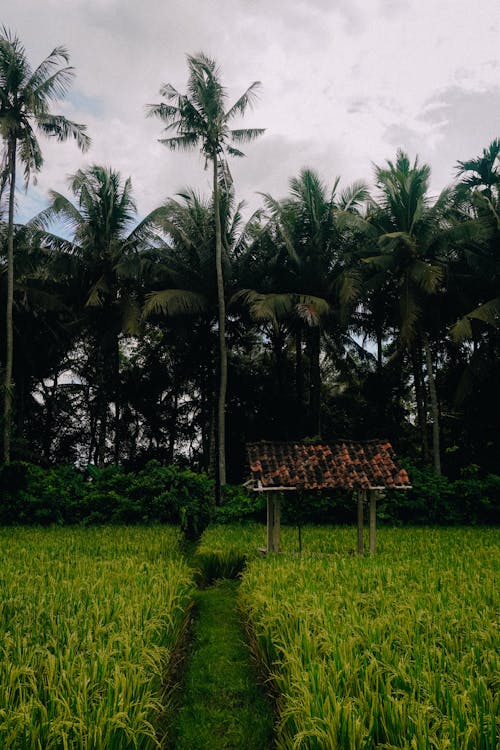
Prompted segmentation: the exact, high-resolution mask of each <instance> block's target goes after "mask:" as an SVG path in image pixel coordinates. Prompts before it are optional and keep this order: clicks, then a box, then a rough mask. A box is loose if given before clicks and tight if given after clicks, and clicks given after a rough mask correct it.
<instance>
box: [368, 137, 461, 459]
mask: <svg viewBox="0 0 500 750" xmlns="http://www.w3.org/2000/svg"><path fill="white" fill-rule="evenodd" d="M375 176H376V186H377V189H378V191H379V197H378V200H377V201H374V202H373V206H372V210H371V216H370V220H371V222H372V224H373V225H374V226H375V227H376V230H377V233H378V248H379V254H378V255H375V256H372V257H369V258H366V259H365V260H366V262H367V263H369V264H371V265H372V266H373V267H374V268H375V269H377V270H378V271H382V272H383V273H384V274H385V275H386V276H387V277H388V278H391V279H392V280H393V282H394V284H393V286H394V287H395V291H396V293H397V302H398V311H397V313H396V316H397V317H396V322H397V327H398V329H399V338H400V342H401V344H402V345H403V346H405V347H407V349H408V350H409V352H410V354H411V356H412V362H413V371H414V381H415V391H416V401H417V409H418V417H419V424H420V427H421V430H422V431H424V430H425V423H426V417H425V407H424V403H425V399H424V395H423V389H424V384H423V381H422V378H421V373H422V366H421V363H420V361H419V350H420V347H422V349H423V352H424V356H425V361H426V370H427V379H428V384H429V394H430V400H431V410H432V423H433V452H434V468H435V470H436V472H437V473H441V460H440V448H439V409H438V401H437V393H436V387H435V379H434V373H433V366H432V353H431V348H430V343H429V338H428V334H427V331H426V326H425V308H426V305H427V306H428V304H429V300H430V299H431V296H432V295H435V294H437V293H438V292H439V291H440V290H441V289H442V284H443V280H444V274H445V268H444V264H443V261H442V257H443V248H444V246H445V244H446V242H448V241H449V239H450V237H451V235H452V232H453V227H452V226H451V225H450V223H449V221H448V212H449V206H450V197H451V193H450V191H449V190H444V191H443V192H442V193H441V194H440V195H439V196H438V198H437V200H436V201H435V202H434V203H433V204H432V205H431V202H430V199H429V196H428V186H429V176H430V167H429V166H428V165H426V164H423V165H420V164H419V162H418V159H415V161H414V163H413V164H411V163H410V160H409V158H408V156H407V155H406V154H405V153H404V152H402V151H398V153H397V157H396V161H395V162H394V163H393V162H391V161H388V162H387V165H386V166H385V167H378V166H377V167H376V168H375ZM423 443H424V444H425V440H423Z"/></svg>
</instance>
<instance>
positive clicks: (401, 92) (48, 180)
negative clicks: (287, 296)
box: [0, 0, 500, 220]
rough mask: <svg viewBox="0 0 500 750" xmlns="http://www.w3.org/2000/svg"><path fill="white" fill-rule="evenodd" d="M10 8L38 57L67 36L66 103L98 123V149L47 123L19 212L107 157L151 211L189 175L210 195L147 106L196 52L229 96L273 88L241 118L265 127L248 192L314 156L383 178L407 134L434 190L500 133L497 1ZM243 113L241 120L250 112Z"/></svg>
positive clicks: (203, 177) (324, 167) (99, 1)
mask: <svg viewBox="0 0 500 750" xmlns="http://www.w3.org/2000/svg"><path fill="white" fill-rule="evenodd" d="M2 6H3V7H2V13H1V19H0V20H1V22H2V23H3V24H4V25H5V26H7V27H8V28H10V29H11V30H12V31H13V32H15V33H17V35H18V36H19V37H20V38H21V40H22V41H23V43H24V45H25V47H26V50H27V53H28V56H29V59H30V60H31V62H32V64H34V65H35V64H38V63H39V62H40V61H41V60H42V59H43V58H44V57H45V56H46V55H47V54H48V53H49V52H50V51H51V50H52V48H53V47H55V46H56V45H60V44H63V45H65V46H66V47H67V48H68V50H69V52H70V55H71V63H72V65H73V66H74V67H75V70H76V78H75V81H74V83H73V86H72V88H71V93H70V95H69V96H68V97H67V99H66V100H65V101H64V102H62V103H61V104H60V105H59V107H58V108H57V110H56V109H55V108H54V111H59V112H63V113H64V114H65V115H66V116H68V117H70V118H71V119H73V120H75V121H77V122H82V123H86V125H87V127H88V132H89V135H90V136H91V138H92V148H91V150H90V151H89V152H88V153H87V154H86V155H84V156H82V155H81V154H80V153H79V152H78V150H77V149H76V147H75V146H74V145H73V144H63V145H61V144H57V143H54V142H50V141H48V140H46V139H44V138H43V136H42V137H41V140H43V143H42V146H43V152H44V157H45V164H44V167H43V171H42V173H41V174H40V175H39V179H38V184H37V186H36V187H32V188H30V190H29V192H28V194H27V195H24V193H23V191H21V190H20V192H19V198H18V219H19V220H25V219H27V218H29V217H30V216H32V215H33V214H35V213H36V212H37V211H38V210H40V209H41V208H43V207H44V206H45V205H46V204H47V200H48V199H47V191H48V190H49V189H50V188H53V189H56V190H59V191H62V192H65V191H66V180H67V176H68V175H69V174H71V173H72V172H74V171H76V169H78V168H80V167H83V166H85V165H89V164H105V165H109V166H112V167H113V168H114V169H118V170H119V171H120V172H121V174H122V175H123V176H124V177H128V176H131V177H132V182H133V187H134V195H135V197H136V202H137V204H138V210H139V213H140V214H141V215H143V214H145V213H147V212H148V211H149V210H151V209H152V208H154V207H155V206H157V205H159V204H160V203H161V202H162V201H163V200H164V199H165V198H167V197H170V196H173V195H174V194H175V193H176V192H178V191H179V190H181V189H182V188H183V187H185V186H193V187H196V188H197V189H198V190H200V191H202V192H205V193H207V194H208V193H209V189H210V174H209V173H207V172H204V170H203V162H202V160H201V157H199V156H198V155H197V154H185V153H172V152H169V151H168V150H167V149H166V148H165V147H164V146H162V145H161V144H159V143H158V142H157V139H158V138H159V137H161V128H162V125H161V123H160V121H158V120H147V119H146V118H145V105H146V104H147V103H152V102H153V103H154V102H158V101H159V100H160V96H159V94H158V90H159V88H160V86H161V84H162V83H166V82H169V83H172V84H173V85H174V86H175V87H176V88H177V89H178V90H180V91H184V90H185V85H186V81H187V67H186V54H195V53H197V52H199V51H203V52H204V53H205V54H207V55H208V56H210V57H213V58H215V59H216V60H217V62H218V64H219V66H220V68H221V71H222V80H223V83H224V84H225V86H226V88H227V93H228V105H229V104H230V103H231V102H232V100H234V99H236V97H237V96H238V95H239V94H240V93H242V92H243V91H244V90H245V89H246V88H247V86H248V85H249V84H250V83H251V82H253V81H255V80H259V81H261V82H262V89H261V95H260V99H259V101H258V102H257V104H256V106H255V108H254V110H253V111H252V112H250V113H249V114H248V115H247V116H246V117H245V120H244V121H243V122H242V123H241V125H242V126H246V127H265V128H266V133H265V135H264V136H263V137H262V138H261V139H260V140H259V141H256V142H255V143H253V144H249V145H248V146H246V148H245V152H246V154H247V158H245V159H241V160H236V161H234V160H233V162H232V167H231V168H232V172H233V176H234V179H235V184H236V190H237V195H238V198H239V199H244V200H246V201H247V203H248V204H249V206H250V207H252V208H255V207H257V205H259V203H260V199H259V196H258V192H259V191H262V192H269V193H271V194H272V195H274V196H275V197H276V198H280V197H283V196H284V195H285V194H286V192H287V186H288V181H289V179H290V177H292V176H293V175H296V174H297V173H298V171H299V170H300V169H301V168H302V167H304V166H308V167H312V168H314V169H316V170H318V171H319V173H320V174H321V176H322V177H323V179H324V180H325V182H327V183H328V184H332V182H333V179H334V177H335V176H336V175H340V176H341V178H342V184H348V183H350V182H352V181H353V180H356V179H365V180H367V181H369V180H370V179H371V177H372V172H373V166H372V165H373V163H376V164H382V163H383V162H384V161H385V160H386V159H392V158H394V156H395V154H396V150H397V148H399V147H402V148H404V149H405V150H407V151H408V152H409V154H410V156H412V157H413V156H415V155H416V154H418V155H419V156H420V158H421V159H422V160H423V161H426V162H428V163H429V164H430V165H431V167H432V190H433V191H434V192H437V191H439V190H440V189H441V188H442V187H444V185H446V184H448V183H449V182H450V181H451V180H452V179H453V175H454V165H455V163H456V161H457V160H458V159H461V160H463V159H467V158H470V157H473V156H476V155H477V154H479V153H480V152H481V151H482V149H483V148H484V147H485V146H487V145H488V144H489V142H490V141H491V140H493V138H495V137H498V136H500V44H499V41H500V6H499V3H498V0H475V2H471V0H286V2H285V1H284V0H281V2H280V0H45V1H44V2H43V3H41V2H40V0H16V2H14V0H3V2H2ZM238 125H239V123H238Z"/></svg>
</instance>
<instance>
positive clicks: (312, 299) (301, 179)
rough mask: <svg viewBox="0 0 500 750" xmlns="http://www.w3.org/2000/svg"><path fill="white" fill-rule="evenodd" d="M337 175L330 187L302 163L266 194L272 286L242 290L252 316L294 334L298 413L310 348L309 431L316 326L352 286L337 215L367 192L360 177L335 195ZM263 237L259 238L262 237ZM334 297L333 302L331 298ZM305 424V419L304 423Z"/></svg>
mask: <svg viewBox="0 0 500 750" xmlns="http://www.w3.org/2000/svg"><path fill="white" fill-rule="evenodd" d="M338 184H339V178H337V179H336V180H335V182H334V186H333V188H332V190H331V191H329V190H328V189H327V187H326V185H325V184H324V183H323V182H322V180H321V178H320V177H319V175H318V174H317V173H316V172H315V171H314V170H311V169H307V168H306V169H302V170H301V171H300V173H299V175H298V176H297V177H294V178H292V179H291V180H290V195H289V197H288V198H286V199H285V200H282V201H276V200H275V199H274V198H272V197H271V196H270V195H265V196H264V199H265V203H266V207H267V210H268V212H269V213H270V215H271V221H270V225H269V230H268V234H270V235H271V238H272V241H273V242H274V245H275V252H276V259H275V262H274V263H273V264H272V266H270V268H271V269H272V273H273V277H274V278H272V280H271V285H272V286H274V290H273V291H271V292H267V293H264V292H256V291H255V290H249V289H246V290H242V291H240V293H239V295H238V296H239V298H240V299H243V300H244V301H246V303H247V305H248V306H249V307H250V311H251V313H252V315H253V317H254V318H255V319H257V320H266V319H267V320H271V321H272V322H273V325H274V328H275V330H276V331H278V330H279V324H280V322H281V323H282V322H284V321H286V322H287V325H288V327H289V329H290V331H291V332H292V333H293V336H294V343H295V363H296V365H295V375H296V390H297V406H298V412H299V414H301V413H302V411H303V409H304V403H303V401H304V390H305V389H304V372H303V361H302V360H303V357H302V346H303V339H305V340H306V342H307V349H308V354H309V363H310V367H309V415H308V420H307V428H306V429H307V431H308V433H309V435H311V436H312V435H320V434H321V418H320V417H321V408H320V407H321V368H320V355H321V331H322V327H323V326H324V323H325V321H326V320H327V318H328V317H329V316H330V319H332V315H331V313H332V310H333V309H334V308H335V313H336V314H337V322H338V319H339V317H340V315H339V307H340V306H339V304H337V303H339V301H340V300H342V302H343V303H347V302H348V301H350V299H349V296H350V293H351V292H352V289H351V291H350V292H349V289H348V286H349V285H348V283H347V282H348V280H347V278H346V277H344V270H345V262H344V261H345V258H344V253H343V233H344V230H343V228H342V227H341V223H342V222H340V221H339V218H340V216H345V214H347V213H350V212H356V211H357V209H358V208H359V205H360V203H361V202H362V201H363V200H365V198H366V196H367V192H366V188H365V186H364V185H363V184H362V183H355V184H354V185H352V186H351V187H348V188H346V189H345V190H343V191H342V192H341V194H340V195H337V187H338ZM261 239H262V238H259V241H261ZM333 303H335V304H333ZM304 426H305V425H304Z"/></svg>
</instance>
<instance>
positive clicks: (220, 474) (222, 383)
mask: <svg viewBox="0 0 500 750" xmlns="http://www.w3.org/2000/svg"><path fill="white" fill-rule="evenodd" d="M217 177H218V168H217V154H214V156H213V190H214V214H215V269H216V275H217V307H218V313H219V394H218V399H217V468H218V471H217V478H216V501H217V502H218V503H220V502H221V500H222V497H223V492H224V490H223V488H224V485H225V484H226V389H227V347H226V300H225V295H224V276H223V273H222V227H221V220H220V208H219V185H218V179H217Z"/></svg>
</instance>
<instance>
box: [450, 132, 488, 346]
mask: <svg viewBox="0 0 500 750" xmlns="http://www.w3.org/2000/svg"><path fill="white" fill-rule="evenodd" d="M457 174H458V175H460V176H461V177H462V179H461V181H460V183H459V184H458V186H457V192H458V195H459V196H460V197H462V198H465V200H466V201H467V202H468V206H469V209H470V213H471V214H472V216H473V217H474V219H475V220H476V223H475V226H476V238H475V241H474V242H469V243H467V246H466V252H465V254H464V255H465V260H466V265H467V266H468V268H469V269H470V270H471V271H472V278H471V281H472V284H470V286H473V287H475V289H474V290H473V293H472V298H473V300H474V301H475V302H476V303H479V304H476V307H474V308H473V309H472V310H470V309H469V310H468V311H467V314H466V315H464V316H463V317H462V318H460V319H459V320H458V321H457V322H456V323H455V324H454V326H453V327H452V331H451V332H452V337H453V339H454V340H455V341H462V340H464V339H467V338H472V322H471V321H473V320H475V321H479V322H480V323H481V324H486V325H487V326H491V327H493V328H496V329H499V328H500V297H499V296H498V287H499V283H500V253H499V247H500V138H497V139H495V140H494V141H492V142H491V143H490V145H489V146H488V148H485V149H483V153H482V156H478V157H476V158H475V159H469V160H468V161H459V162H458V168H457ZM474 298H475V299H474Z"/></svg>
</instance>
